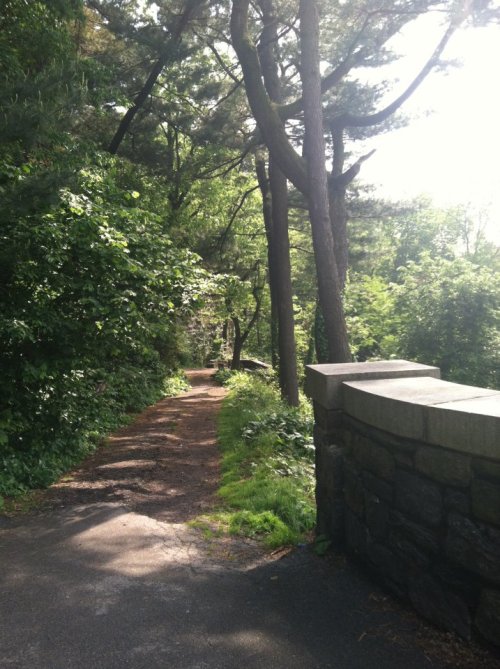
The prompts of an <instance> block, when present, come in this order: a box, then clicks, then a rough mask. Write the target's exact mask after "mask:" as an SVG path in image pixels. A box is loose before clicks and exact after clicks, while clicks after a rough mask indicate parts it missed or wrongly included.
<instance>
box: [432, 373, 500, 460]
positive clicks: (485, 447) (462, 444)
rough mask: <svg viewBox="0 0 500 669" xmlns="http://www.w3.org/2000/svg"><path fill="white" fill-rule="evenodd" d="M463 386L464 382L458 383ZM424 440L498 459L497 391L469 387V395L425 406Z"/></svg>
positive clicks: (499, 411) (499, 417) (499, 400)
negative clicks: (465, 397)
mask: <svg viewBox="0 0 500 669" xmlns="http://www.w3.org/2000/svg"><path fill="white" fill-rule="evenodd" d="M459 387H464V388H467V386H459ZM427 426H428V430H427V441H428V442H429V443H430V444H439V445H441V446H445V447H446V448H450V449H452V450H455V451H460V452H462V453H468V454H471V455H475V456H481V457H484V458H491V459H492V460H496V461H497V462H498V461H499V460H500V447H499V444H500V392H498V391H494V390H488V389H485V388H471V397H470V398H469V399H463V400H458V399H457V400H454V401H450V402H446V401H445V400H444V399H443V403H439V404H436V405H435V406H432V407H427Z"/></svg>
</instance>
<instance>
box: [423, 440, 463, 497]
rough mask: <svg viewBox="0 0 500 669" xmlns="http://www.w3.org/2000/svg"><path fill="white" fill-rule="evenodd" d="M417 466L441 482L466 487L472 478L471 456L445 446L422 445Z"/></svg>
mask: <svg viewBox="0 0 500 669" xmlns="http://www.w3.org/2000/svg"><path fill="white" fill-rule="evenodd" d="M415 468H416V469H417V471H419V472H421V473H422V474H425V475H426V476H428V477H429V478H431V479H434V480H435V481H438V482H439V483H445V484H447V485H453V486H462V487H466V486H468V485H469V483H470V479H471V458H470V457H468V456H465V455H460V454H459V453H454V452H453V451H447V450H446V449H444V448H440V447H432V446H420V447H419V448H418V450H417V452H416V454H415Z"/></svg>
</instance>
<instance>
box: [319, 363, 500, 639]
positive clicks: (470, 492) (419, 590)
mask: <svg viewBox="0 0 500 669" xmlns="http://www.w3.org/2000/svg"><path fill="white" fill-rule="evenodd" d="M307 390H308V393H309V395H310V396H311V397H312V399H313V401H314V414H315V444H316V472H317V473H316V476H317V491H316V495H317V507H318V533H320V534H324V535H327V536H328V537H330V538H331V539H332V541H333V543H334V545H335V547H336V548H342V549H343V550H345V551H346V552H347V553H349V554H351V555H353V556H356V557H357V558H359V559H360V560H361V561H362V562H363V563H364V564H365V565H367V566H368V567H369V568H370V570H371V571H372V572H374V573H375V574H376V576H377V577H378V579H379V580H380V581H382V583H383V584H384V585H385V586H386V587H387V588H389V589H390V590H391V591H392V592H393V593H395V594H396V595H397V596H399V597H402V598H404V599H407V600H410V601H411V602H412V604H413V606H414V607H415V609H417V611H419V613H421V614H422V615H423V616H425V617H426V618H428V619H430V620H431V621H433V622H434V623H435V624H436V625H438V626H439V627H441V628H444V629H446V630H451V631H453V632H456V633H457V634H459V635H460V636H462V637H464V638H466V639H468V638H470V637H471V635H472V634H473V633H479V635H481V636H482V637H484V638H485V639H487V640H488V641H490V642H491V643H493V644H496V645H499V646H500V392H497V391H494V390H488V389H484V388H474V387H471V386H463V385H458V384H455V383H449V382H446V381H442V380H441V379H440V372H439V369H437V368H436V367H429V366H426V365H419V364H415V363H411V362H407V361H404V360H391V361H387V362H372V363H352V364H336V365H311V366H309V367H308V368H307Z"/></svg>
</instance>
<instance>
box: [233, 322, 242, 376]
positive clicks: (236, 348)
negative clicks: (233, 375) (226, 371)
mask: <svg viewBox="0 0 500 669" xmlns="http://www.w3.org/2000/svg"><path fill="white" fill-rule="evenodd" d="M231 320H232V321H233V326H234V344H233V357H232V359H231V369H239V368H240V359H241V351H242V350H243V344H244V343H245V342H244V340H243V337H242V334H241V326H240V320H239V318H236V316H233V317H232V318H231Z"/></svg>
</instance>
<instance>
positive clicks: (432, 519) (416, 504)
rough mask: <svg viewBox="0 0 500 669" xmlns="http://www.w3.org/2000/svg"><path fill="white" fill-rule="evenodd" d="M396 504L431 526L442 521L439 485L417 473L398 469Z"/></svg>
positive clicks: (398, 507)
mask: <svg viewBox="0 0 500 669" xmlns="http://www.w3.org/2000/svg"><path fill="white" fill-rule="evenodd" d="M395 505H396V508H397V509H399V510H400V511H402V512H403V513H406V514H408V515H409V516H411V517H412V518H414V519H416V520H419V521H421V522H422V523H424V524H425V525H429V526H431V527H433V526H437V525H439V524H440V523H441V520H442V517H443V500H442V496H441V491H440V490H439V487H438V486H437V485H436V484H435V483H432V482H431V481H428V480H426V479H424V478H422V477H420V476H417V475H416V474H410V473H409V472H404V471H398V472H397V474H396V483H395Z"/></svg>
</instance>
